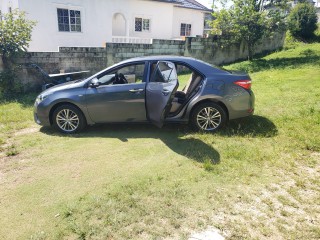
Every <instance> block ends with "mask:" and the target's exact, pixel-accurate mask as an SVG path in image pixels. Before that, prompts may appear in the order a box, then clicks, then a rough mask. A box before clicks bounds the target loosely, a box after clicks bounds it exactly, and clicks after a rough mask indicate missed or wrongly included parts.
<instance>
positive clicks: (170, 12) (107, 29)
mask: <svg viewBox="0 0 320 240" xmlns="http://www.w3.org/2000/svg"><path fill="white" fill-rule="evenodd" d="M16 8H18V9H20V10H22V11H25V12H26V13H27V16H28V18H29V19H32V20H35V21H37V25H36V27H35V28H34V30H33V33H32V42H31V43H30V47H29V51H57V50H58V47H77V46H79V47H80V46H82V47H102V46H104V45H105V43H106V42H131V43H149V42H151V41H152V39H183V38H184V37H185V36H196V35H203V30H204V15H205V13H208V12H210V11H211V10H210V9H208V8H206V7H204V6H203V5H201V4H200V3H198V2H197V1H195V0H66V1H63V0H32V1H30V0H0V10H1V12H2V13H6V12H8V11H12V10H13V9H16Z"/></svg>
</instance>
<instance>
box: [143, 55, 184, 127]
mask: <svg viewBox="0 0 320 240" xmlns="http://www.w3.org/2000/svg"><path fill="white" fill-rule="evenodd" d="M177 88H178V76H177V71H176V68H175V66H174V64H173V63H172V62H165V61H161V62H158V63H157V65H156V67H155V68H154V71H153V73H152V74H151V78H150V82H148V83H147V87H146V102H147V104H146V106H147V114H148V118H149V120H150V121H151V122H152V123H153V124H154V125H156V126H157V127H159V128H161V127H162V126H163V122H164V119H165V118H166V116H167V115H168V113H169V112H170V108H171V103H172V100H173V98H174V94H175V92H176V90H177Z"/></svg>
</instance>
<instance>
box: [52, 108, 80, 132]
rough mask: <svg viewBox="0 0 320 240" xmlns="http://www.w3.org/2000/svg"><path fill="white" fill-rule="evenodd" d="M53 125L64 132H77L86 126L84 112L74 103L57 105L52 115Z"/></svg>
mask: <svg viewBox="0 0 320 240" xmlns="http://www.w3.org/2000/svg"><path fill="white" fill-rule="evenodd" d="M52 122H53V126H54V127H55V128H56V129H57V130H59V131H60V132H62V133H69V134H72V133H76V132H79V131H81V130H82V129H83V128H84V127H85V126H86V119H85V117H84V116H83V113H82V112H81V111H80V110H79V109H78V108H76V107H75V106H73V105H70V104H66V105H62V106H59V107H57V108H56V109H55V110H54V112H53V115H52Z"/></svg>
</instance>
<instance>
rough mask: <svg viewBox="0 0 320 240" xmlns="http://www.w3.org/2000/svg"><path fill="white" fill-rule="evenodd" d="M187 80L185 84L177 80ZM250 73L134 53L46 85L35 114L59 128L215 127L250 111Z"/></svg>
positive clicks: (41, 121)
mask: <svg viewBox="0 0 320 240" xmlns="http://www.w3.org/2000/svg"><path fill="white" fill-rule="evenodd" d="M182 78H184V79H185V80H186V81H184V82H185V86H184V87H183V88H180V90H178V87H179V80H180V82H182V81H181V80H182ZM253 111H254V94H253V92H252V91H251V79H250V77H249V76H248V75H247V74H245V73H241V72H230V71H227V70H223V69H220V68H218V67H215V66H212V65H210V64H208V63H205V62H203V61H199V60H197V59H194V58H187V57H175V56H152V57H141V58H133V59H129V60H126V61H123V62H120V63H118V64H116V65H113V66H111V67H109V68H107V69H105V70H103V71H101V72H98V73H97V74H95V75H93V76H91V77H89V78H87V79H83V80H77V81H72V82H68V83H65V84H62V85H58V86H55V87H52V88H50V89H47V90H46V91H44V92H42V93H41V94H40V95H39V96H38V97H37V99H36V101H35V105H34V119H35V121H36V122H37V123H38V124H40V125H43V126H53V127H55V128H56V129H57V130H59V131H61V132H63V133H75V132H79V131H80V130H82V129H83V128H84V127H85V126H86V125H93V124H96V123H131V122H141V123H143V122H150V123H152V124H154V125H156V126H157V127H162V126H163V124H164V122H179V123H190V125H191V126H192V127H193V128H194V129H196V130H200V131H207V132H215V131H217V130H218V129H220V128H221V127H223V126H224V125H225V123H226V122H227V121H228V120H230V119H236V118H242V117H246V116H249V115H251V114H253Z"/></svg>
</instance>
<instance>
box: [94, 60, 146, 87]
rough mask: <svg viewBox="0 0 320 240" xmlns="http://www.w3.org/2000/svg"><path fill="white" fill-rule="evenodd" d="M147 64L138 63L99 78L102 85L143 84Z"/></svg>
mask: <svg viewBox="0 0 320 240" xmlns="http://www.w3.org/2000/svg"><path fill="white" fill-rule="evenodd" d="M144 69H145V64H144V63H136V64H131V65H126V66H124V67H121V68H118V69H115V70H113V71H111V72H108V73H106V74H105V75H103V76H100V77H99V78H98V80H99V82H100V84H101V85H119V84H136V83H142V82H143V75H144Z"/></svg>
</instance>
